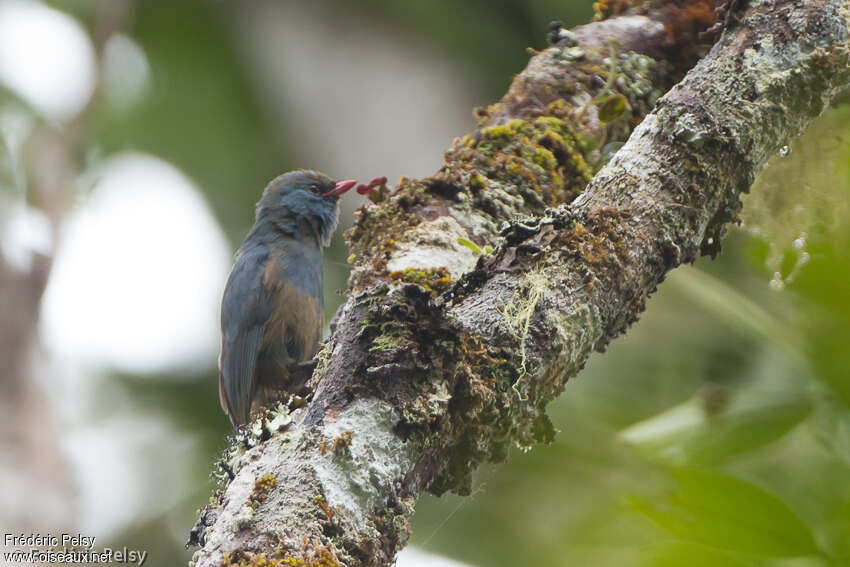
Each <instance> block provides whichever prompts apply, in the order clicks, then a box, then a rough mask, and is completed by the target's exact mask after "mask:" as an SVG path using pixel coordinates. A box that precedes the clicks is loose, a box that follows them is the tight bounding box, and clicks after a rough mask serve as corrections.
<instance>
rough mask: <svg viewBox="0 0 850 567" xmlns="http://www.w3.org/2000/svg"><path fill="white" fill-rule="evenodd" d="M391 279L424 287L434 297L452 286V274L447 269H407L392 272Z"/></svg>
mask: <svg viewBox="0 0 850 567" xmlns="http://www.w3.org/2000/svg"><path fill="white" fill-rule="evenodd" d="M390 279H391V280H395V281H403V282H407V283H412V284H416V285H418V286H421V287H424V288H425V289H426V290H428V291H429V292H431V295H433V296H434V297H436V296H438V295H440V294H441V293H443V292H444V291H446V290H448V289H449V287H451V284H452V278H451V274H450V273H449V271H448V270H447V269H446V268H442V267H441V268H436V269H431V268H425V269H419V268H405V269H403V270H399V271H397V272H390Z"/></svg>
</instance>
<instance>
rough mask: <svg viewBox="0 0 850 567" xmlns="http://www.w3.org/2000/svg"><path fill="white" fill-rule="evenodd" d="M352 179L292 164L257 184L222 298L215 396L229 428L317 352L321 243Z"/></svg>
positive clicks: (287, 387) (290, 382)
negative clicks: (251, 218)
mask: <svg viewBox="0 0 850 567" xmlns="http://www.w3.org/2000/svg"><path fill="white" fill-rule="evenodd" d="M356 184H357V182H356V181H353V180H346V181H339V182H336V181H334V180H332V179H331V178H330V177H328V176H327V175H325V174H323V173H319V172H317V171H312V170H304V169H299V170H295V171H290V172H287V173H284V174H282V175H279V176H278V177H276V178H274V179H273V180H272V181H270V182H269V184H268V185H266V187H265V189H264V190H263V195H262V197H261V198H260V200H259V202H258V203H257V207H256V217H255V222H254V225H253V227H251V230H250V231H249V232H248V235H247V236H246V237H245V241H244V242H243V243H242V245H241V246H240V247H239V249H238V250H237V252H236V259H235V263H234V266H233V269H232V271H231V272H230V276H229V277H228V279H227V284H226V285H225V288H224V294H223V297H222V303H221V355H220V357H219V398H220V401H221V407H222V409H223V410H224V413H225V414H227V416H228V417H229V418H230V422H231V423H232V425H233V427H234V428H238V427H239V426H240V425H243V424H246V423H248V422H249V421H250V419H251V414H252V413H254V412H256V411H257V410H259V409H260V408H262V407H265V406H266V405H267V404H269V403H270V402H272V401H275V400H278V399H281V397H282V394H286V393H292V392H293V391H294V390H295V389H296V388H297V387H298V386H300V385H301V384H298V383H296V381H297V379H296V377H295V376H296V374H297V373H296V372H295V371H294V369H295V368H296V366H297V365H298V364H299V363H304V362H305V361H310V360H311V359H312V358H313V357H314V356H315V354H316V352H317V351H318V350H319V344H320V341H321V338H322V329H323V327H324V310H323V300H322V295H323V293H322V248H323V247H326V246H327V245H328V243H329V242H330V239H331V235H332V234H333V231H334V229H335V228H336V224H337V220H338V218H339V207H338V203H337V200H338V198H339V196H340V195H342V194H343V193H345V192H346V191H348V190H349V189H351V188H352V187H354V186H355V185H356ZM302 381H303V378H302Z"/></svg>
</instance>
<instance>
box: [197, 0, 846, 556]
mask: <svg viewBox="0 0 850 567" xmlns="http://www.w3.org/2000/svg"><path fill="white" fill-rule="evenodd" d="M737 4H739V3H738V2H736V1H735V0H732V1H731V2H730V5H731V6H727V5H725V4H723V5H720V6H718V7H717V10H716V11H715V10H713V8H714V6H713V5H712V4H711V3H710V2H709V1H708V0H694V1H689V2H686V3H685V4H684V5H683V6H677V5H676V4H674V3H669V2H663V1H661V0H650V1H648V2H645V3H641V4H640V6H639V7H636V8H635V7H632V8H629V7H628V6H627V5H626V3H625V2H609V1H603V2H600V3H599V5H598V9H599V10H600V12H601V14H600V15H601V16H602V17H604V18H607V19H602V20H601V21H597V22H594V23H591V24H588V25H587V26H581V27H579V28H576V29H574V30H573V31H572V32H567V31H566V30H561V29H559V28H554V29H553V30H552V33H551V34H550V36H551V37H552V39H554V40H556V42H557V43H556V44H555V45H553V46H551V47H549V48H548V49H546V50H545V51H542V52H540V53H539V54H537V55H535V56H534V57H533V58H532V59H531V61H530V63H529V65H528V67H527V68H526V69H525V70H524V71H523V72H522V73H521V74H520V75H518V76H517V77H516V79H515V80H514V82H513V84H512V85H511V88H510V90H509V91H508V93H507V94H506V95H505V97H504V98H503V99H502V101H500V102H499V103H497V104H495V105H492V106H490V107H489V108H487V109H481V110H479V112H478V115H479V117H480V127H479V129H478V130H477V131H476V132H475V133H473V134H471V135H468V136H466V137H464V138H463V139H458V140H455V143H454V145H453V146H452V147H451V148H450V149H449V150H448V151H447V152H446V162H445V165H444V166H443V168H442V169H441V170H440V171H439V172H437V173H436V174H435V175H433V176H432V177H429V178H426V179H421V180H408V179H404V178H402V180H401V181H400V182H399V184H398V186H397V188H396V189H395V191H394V192H393V193H391V194H388V193H387V192H384V191H378V192H376V193H375V194H373V195H372V200H373V204H371V205H368V206H366V207H364V208H362V209H361V210H360V211H359V213H358V220H357V223H356V225H355V226H354V228H353V229H352V230H351V231H350V232H349V234H348V240H349V244H350V246H351V250H352V256H353V262H354V267H353V270H352V275H351V278H350V282H349V299H348V301H347V302H346V304H345V305H344V306H343V308H342V309H341V310H340V313H339V314H338V322H337V324H336V326H335V331H334V333H333V334H332V336H331V338H330V339H329V340H328V342H327V344H326V345H325V347H324V349H323V350H322V352H321V353H320V355H319V363H318V367H317V369H316V372H315V373H314V375H313V377H312V378H311V380H310V382H309V383H308V385H309V386H310V388H311V390H312V397H311V398H310V400H309V403H308V404H307V405H306V406H305V407H302V408H300V409H297V410H295V411H293V412H292V413H289V412H288V411H287V410H275V411H272V412H270V415H269V416H268V420H269V424H270V425H267V426H265V427H260V425H259V424H255V430H254V431H252V432H243V433H241V434H240V435H238V436H237V438H236V439H235V440H234V442H233V445H232V448H231V451H230V452H229V453H228V455H226V457H225V459H224V463H223V469H224V470H227V471H229V473H232V476H233V478H232V480H229V482H226V484H227V486H226V488H224V487H223V491H222V492H220V493H218V494H216V495H215V497H214V499H213V502H212V503H211V504H210V506H208V507H205V509H204V510H203V511H202V513H201V520H200V521H199V524H198V525H197V526H196V528H195V530H193V539H194V540H196V541H198V542H200V543H202V544H203V548H202V549H201V550H200V551H199V552H198V553H196V555H195V557H194V558H193V561H194V562H195V564H196V565H198V566H212V565H260V564H263V565H265V564H272V565H291V564H299V565H340V564H342V565H350V566H361V565H364V566H365V565H370V566H377V565H387V564H389V563H390V562H391V561H392V559H393V557H394V556H395V554H396V553H397V552H398V551H399V549H400V548H401V547H402V546H403V545H404V543H405V541H406V539H407V537H408V531H409V528H408V525H409V524H408V522H409V518H410V516H411V514H412V513H413V509H414V504H415V501H416V498H417V496H418V495H419V493H420V492H421V491H423V490H427V491H429V492H432V493H434V494H440V493H442V492H444V491H445V490H454V491H456V492H459V493H461V494H464V493H468V491H469V487H470V473H471V472H472V470H474V468H475V467H476V466H477V465H478V464H480V463H482V462H484V461H501V460H503V459H504V458H505V455H506V451H507V447H508V446H509V444H510V443H516V444H518V445H520V446H522V447H527V446H530V445H532V444H533V443H536V442H541V441H542V442H546V441H549V440H551V439H552V437H553V435H554V429H553V427H552V425H551V423H550V422H549V420H548V419H547V417H546V414H545V406H546V405H547V404H548V403H549V402H550V401H552V400H553V399H554V398H555V397H556V396H557V395H558V394H560V393H561V392H562V391H563V388H564V384H565V382H566V381H567V379H568V378H570V377H572V376H574V375H575V374H576V373H577V372H579V371H580V370H581V368H582V367H583V366H584V364H585V362H586V360H587V358H588V356H589V355H590V353H591V352H592V351H594V350H604V348H605V346H606V345H607V343H608V342H609V341H610V340H611V339H612V338H614V337H616V336H617V335H619V334H620V333H623V332H624V331H625V330H626V328H627V326H628V325H629V324H630V323H632V322H633V321H635V320H636V319H637V317H638V315H639V313H640V312H641V311H642V310H643V308H644V305H645V302H646V299H647V297H648V296H649V295H650V294H651V293H652V292H653V291H655V289H656V286H657V285H658V283H660V282H661V281H662V280H663V279H664V277H665V274H666V273H667V272H668V271H669V270H671V269H672V268H674V267H676V266H678V265H679V264H681V263H683V262H691V261H693V260H694V259H695V257H696V255H697V254H698V253H700V252H701V253H704V254H711V255H714V254H716V253H717V252H718V251H719V246H720V241H721V238H722V236H723V233H724V230H725V227H726V225H727V224H728V223H729V222H732V221H735V219H736V216H737V211H738V210H739V208H740V200H739V197H740V194H741V193H742V192H745V191H747V190H748V189H749V187H750V185H751V183H752V181H753V179H754V176H755V174H756V173H757V172H758V171H759V170H760V169H761V168H762V167H763V166H764V164H765V162H766V161H767V159H768V158H769V157H770V156H772V155H773V154H774V153H776V152H777V151H778V150H779V148H780V147H781V146H783V145H784V144H785V143H787V141H788V140H789V139H790V138H791V137H793V136H795V135H798V134H799V133H800V132H802V131H803V129H804V128H805V127H806V125H807V124H808V123H809V121H811V120H812V119H813V118H814V117H816V116H818V115H819V114H820V113H821V112H822V111H823V109H824V108H825V107H826V106H827V104H828V103H829V101H830V100H831V99H832V98H834V97H836V96H838V95H839V94H840V93H841V92H842V91H844V90H845V89H846V87H847V84H848V81H850V68H848V61H850V39H848V26H849V25H850V7H848V4H847V3H846V2H845V1H840V0H775V1H760V2H755V1H754V2H751V3H750V5H749V6H747V7H745V8H741V9H736V6H737ZM723 28H725V29H723ZM721 29H722V30H723V31H722V35H721V36H720V39H719V40H718V41H717V42H716V43H715V44H714V45H713V47H712V46H711V45H710V44H708V43H705V42H706V41H708V40H709V39H711V38H713V37H717V34H718V33H720V31H721ZM709 47H710V51H708V48H709ZM706 51H708V53H707V55H705V56H704V57H703V58H702V59H701V60H700V61H699V63H697V64H696V66H693V67H692V68H690V67H691V66H692V65H693V62H694V59H695V58H696V57H697V56H699V55H702V54H704V53H705V52H706ZM689 68H690V71H687V75H686V76H684V79H682V80H681V81H680V82H679V83H678V84H676V85H675V86H674V87H673V88H672V89H670V91H669V92H668V93H667V94H666V95H665V96H663V97H662V98H660V99H659V98H658V96H659V93H660V92H664V91H666V90H667V88H668V87H670V85H672V84H673V83H674V82H676V81H677V80H679V79H680V78H681V77H682V75H683V74H684V73H685V71H686V70H687V69H689ZM641 119H642V120H641ZM632 130H633V131H632ZM626 139H628V140H627V141H626V143H625V145H624V146H622V147H621V148H620V149H619V151H617V152H616V154H615V155H614V157H613V159H611V160H610V162H608V163H605V160H606V158H607V154H608V153H610V152H611V151H612V149H613V148H615V147H616V145H612V142H613V143H618V142H622V141H624V140H626ZM588 183H589V184H588ZM488 247H492V248H494V249H495V251H492V252H491V251H490V250H489V248H488ZM262 561H268V562H269V563H262ZM298 562H300V563H298Z"/></svg>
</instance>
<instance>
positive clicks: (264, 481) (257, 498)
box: [251, 473, 277, 510]
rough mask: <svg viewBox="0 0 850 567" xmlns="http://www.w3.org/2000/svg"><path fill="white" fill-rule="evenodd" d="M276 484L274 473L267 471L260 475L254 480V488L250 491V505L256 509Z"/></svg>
mask: <svg viewBox="0 0 850 567" xmlns="http://www.w3.org/2000/svg"><path fill="white" fill-rule="evenodd" d="M275 486H277V478H275V476H274V474H272V473H269V474H266V475H263V476H261V477H260V478H258V479H257V480H256V481H255V482H254V489H253V490H252V491H251V506H252V507H253V508H254V509H255V510H256V509H257V507H259V505H260V502H262V501H263V500H264V499H265V497H266V496H267V495H268V493H269V491H271V489H272V488H274V487H275Z"/></svg>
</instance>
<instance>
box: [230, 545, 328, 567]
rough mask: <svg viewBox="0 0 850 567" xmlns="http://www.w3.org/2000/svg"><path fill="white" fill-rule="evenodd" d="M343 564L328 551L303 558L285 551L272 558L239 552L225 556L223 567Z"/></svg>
mask: <svg viewBox="0 0 850 567" xmlns="http://www.w3.org/2000/svg"><path fill="white" fill-rule="evenodd" d="M340 566H341V563H340V562H339V560H337V558H336V557H335V556H334V554H333V553H331V552H330V551H329V550H327V549H318V550H315V549H314V550H310V551H309V552H308V554H307V555H305V556H303V557H292V556H289V555H287V553H286V552H285V550H281V549H279V550H276V551H275V552H274V553H272V554H271V556H268V555H266V554H265V553H251V552H249V551H243V550H237V551H232V552H228V553H225V554H224V561H222V563H221V567H340Z"/></svg>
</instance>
